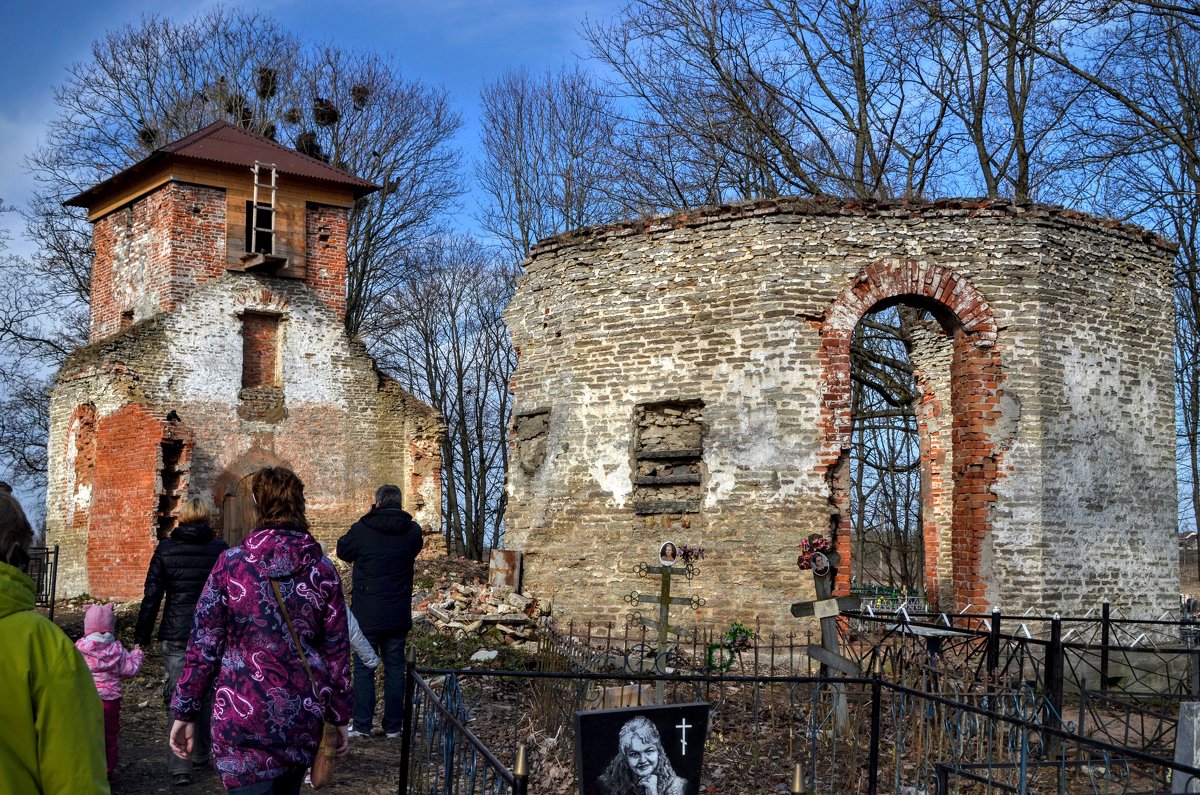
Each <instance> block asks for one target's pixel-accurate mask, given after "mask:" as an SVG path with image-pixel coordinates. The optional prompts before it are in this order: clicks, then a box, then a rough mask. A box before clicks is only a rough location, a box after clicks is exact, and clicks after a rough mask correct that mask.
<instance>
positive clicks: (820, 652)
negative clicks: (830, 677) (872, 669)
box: [808, 643, 862, 676]
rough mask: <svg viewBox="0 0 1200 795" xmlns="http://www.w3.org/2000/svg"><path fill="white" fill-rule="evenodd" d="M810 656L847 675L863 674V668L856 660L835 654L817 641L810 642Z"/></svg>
mask: <svg viewBox="0 0 1200 795" xmlns="http://www.w3.org/2000/svg"><path fill="white" fill-rule="evenodd" d="M808 656H809V657H811V658H813V659H814V660H816V661H817V662H819V663H821V664H822V665H825V666H828V667H829V668H832V669H834V670H835V671H841V672H842V673H844V674H845V675H846V676H862V669H860V668H859V667H858V663H856V662H854V660H847V659H846V658H845V657H843V656H842V655H840V654H835V653H834V652H831V651H829V650H828V649H826V648H823V647H821V646H818V645H816V644H815V643H810V644H809V646H808Z"/></svg>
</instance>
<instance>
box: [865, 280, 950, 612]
mask: <svg viewBox="0 0 1200 795" xmlns="http://www.w3.org/2000/svg"><path fill="white" fill-rule="evenodd" d="M949 361H950V340H949V338H948V337H947V336H946V335H945V333H944V332H943V331H942V328H941V326H940V324H939V323H938V322H937V321H936V320H935V319H934V317H933V316H932V315H931V313H930V312H929V311H928V310H927V309H925V308H923V307H920V306H915V305H908V304H903V303H899V304H891V305H887V306H883V307H876V308H874V309H872V310H871V311H870V312H868V313H867V314H866V315H864V316H863V318H862V319H861V320H860V321H859V323H858V325H857V326H856V327H855V329H854V335H853V337H852V340H851V348H850V364H851V383H852V387H851V426H852V430H851V448H850V495H849V496H850V524H851V544H852V552H851V561H852V569H851V589H852V591H853V592H856V593H859V594H862V595H863V596H867V597H885V598H891V599H894V598H898V597H906V596H907V597H910V598H918V599H924V598H928V600H929V601H932V602H936V601H937V600H938V596H937V592H936V589H937V579H938V578H937V573H936V569H937V565H938V564H937V557H936V553H937V547H938V542H937V525H938V524H939V522H938V521H937V517H936V515H935V514H936V512H937V505H936V504H932V505H931V504H927V501H930V495H934V497H936V496H937V495H936V494H934V492H935V489H933V488H931V487H932V486H933V485H934V484H935V483H939V482H941V473H940V472H939V471H937V469H938V467H937V462H938V460H939V458H941V460H944V456H939V450H940V448H941V447H942V446H943V445H942V444H940V443H939V442H938V440H936V439H931V438H930V437H929V434H930V433H935V434H936V433H938V431H939V427H940V426H939V423H938V422H937V415H938V414H939V413H940V412H939V407H938V405H937V404H938V397H939V395H938V394H937V393H938V391H939V390H937V389H936V384H937V383H938V382H943V381H944V382H947V383H948V376H949ZM931 420H932V422H931ZM946 428H947V429H948V426H946ZM932 502H935V503H936V499H934V500H932ZM947 518H948V517H947ZM931 531H932V534H931ZM927 547H928V548H927ZM927 568H928V569H931V570H927ZM926 594H928V597H926Z"/></svg>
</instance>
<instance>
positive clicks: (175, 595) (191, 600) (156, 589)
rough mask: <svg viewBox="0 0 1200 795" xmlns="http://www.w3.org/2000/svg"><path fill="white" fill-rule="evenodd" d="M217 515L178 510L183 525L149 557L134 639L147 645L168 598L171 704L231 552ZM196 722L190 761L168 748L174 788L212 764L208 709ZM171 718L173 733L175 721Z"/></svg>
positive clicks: (200, 505) (197, 505)
mask: <svg viewBox="0 0 1200 795" xmlns="http://www.w3.org/2000/svg"><path fill="white" fill-rule="evenodd" d="M211 516H212V511H211V509H210V508H209V505H208V503H207V502H205V501H204V500H202V499H191V500H188V501H187V502H186V503H184V506H183V508H182V509H181V510H180V511H179V526H178V527H176V528H175V529H174V530H173V531H172V532H171V535H170V537H169V538H164V539H163V540H162V541H159V542H158V548H157V549H155V550H154V557H152V558H150V570H149V571H147V572H146V591H145V595H144V596H143V597H142V607H141V610H139V611H138V620H137V629H136V630H134V639H135V640H136V641H137V642H138V643H140V644H142V645H143V646H145V645H147V644H149V643H150V633H151V632H152V631H153V629H154V619H155V618H157V617H158V606H159V604H160V603H161V602H162V598H163V595H164V594H165V595H166V597H167V604H166V607H164V608H163V617H162V623H161V624H160V625H159V627H158V639H159V641H160V642H161V643H162V653H163V665H164V666H165V667H166V669H167V684H166V688H165V689H164V691H163V693H164V697H165V699H166V700H167V701H170V699H171V694H172V693H174V691H175V682H176V681H177V680H178V679H179V674H180V672H181V671H182V670H183V655H184V652H185V651H187V642H188V635H190V634H191V632H192V618H193V615H194V614H195V612H196V602H197V600H199V598H200V592H201V591H203V590H204V583H205V582H207V581H208V573H209V572H210V571H212V567H213V564H215V563H216V562H217V558H218V557H219V556H220V554H221V553H222V552H224V551H225V550H226V549H228V548H229V545H228V544H226V543H225V542H224V541H222V540H221V539H219V538H216V537H215V536H214V535H213V531H212V528H211V527H209V526H208V523H209V521H210V519H211ZM210 710H211V706H209V708H208V709H205V710H204V711H203V713H204V714H203V715H202V717H201V718H200V719H198V720H197V721H196V740H195V745H194V746H193V752H192V758H191V759H180V758H179V757H177V756H175V754H173V753H171V751H170V749H169V748H168V750H167V769H168V770H169V772H170V774H171V777H172V779H173V781H174V783H175V784H190V783H192V765H193V764H196V765H199V766H205V765H207V764H209V758H210V755H211V747H210V745H211V743H210V739H209V711H210ZM171 717H172V716H170V715H168V721H167V723H168V731H169V730H170V723H171V721H170V718H171Z"/></svg>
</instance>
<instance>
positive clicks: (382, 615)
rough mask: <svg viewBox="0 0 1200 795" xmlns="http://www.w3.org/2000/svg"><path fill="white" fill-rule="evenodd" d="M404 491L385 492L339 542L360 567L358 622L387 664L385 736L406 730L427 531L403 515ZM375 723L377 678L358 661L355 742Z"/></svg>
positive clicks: (355, 591) (355, 604) (355, 589)
mask: <svg viewBox="0 0 1200 795" xmlns="http://www.w3.org/2000/svg"><path fill="white" fill-rule="evenodd" d="M401 503H402V500H401V494H400V489H399V488H398V487H396V486H390V485H387V486H380V487H379V488H378V489H377V490H376V491H375V504H374V506H372V508H371V510H370V511H369V512H368V513H367V515H366V516H364V517H362V518H361V519H359V520H358V521H357V522H355V523H354V525H353V526H351V528H350V532H348V533H346V535H344V536H342V537H341V538H339V539H338V542H337V555H338V557H339V558H341V559H342V560H344V561H346V562H347V563H353V564H354V575H353V577H352V580H351V594H350V599H351V604H350V608H351V610H352V611H353V612H354V617H355V618H356V619H358V624H359V626H360V627H362V631H363V635H365V636H366V638H367V642H369V643H370V644H371V646H372V648H374V649H375V652H376V653H377V654H378V655H379V657H380V658H381V659H382V660H383V730H384V732H386V733H387V736H388V737H393V738H395V737H399V736H400V734H401V732H402V730H403V728H404V641H405V638H407V637H408V631H409V630H410V629H412V589H413V563H414V562H415V561H416V559H417V554H418V553H419V552H420V551H421V545H422V543H423V542H422V539H421V526H420V525H419V524H417V523H416V522H414V521H413V518H412V516H411V515H409V514H408V513H406V512H405V511H404V510H402V509H401V507H400V506H401ZM374 720H375V672H374V671H373V670H372V669H370V668H368V667H367V666H365V665H363V663H362V661H361V660H359V659H358V657H357V656H355V658H354V714H353V718H352V723H351V727H350V736H351V737H366V736H368V735H369V734H370V733H371V724H372V723H373V722H374Z"/></svg>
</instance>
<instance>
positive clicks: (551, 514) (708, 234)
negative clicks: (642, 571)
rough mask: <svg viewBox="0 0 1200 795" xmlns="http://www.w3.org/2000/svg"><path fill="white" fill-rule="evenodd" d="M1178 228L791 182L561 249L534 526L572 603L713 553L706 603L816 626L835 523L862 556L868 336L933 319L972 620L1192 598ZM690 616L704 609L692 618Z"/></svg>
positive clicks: (703, 591)
mask: <svg viewBox="0 0 1200 795" xmlns="http://www.w3.org/2000/svg"><path fill="white" fill-rule="evenodd" d="M1173 254H1174V248H1173V246H1172V245H1170V244H1169V243H1167V242H1166V241H1164V240H1161V239H1159V238H1158V237H1156V236H1154V235H1152V234H1150V233H1147V232H1146V231H1144V230H1142V229H1138V228H1135V227H1132V226H1127V225H1120V224H1116V223H1114V222H1110V221H1105V220H1103V219H1097V218H1093V217H1089V216H1087V215H1084V214H1081V213H1077V212H1072V211H1068V210H1063V209H1061V208H1053V207H1044V206H1036V205H1032V206H1031V205H1022V206H1017V205H1012V204H1009V203H1006V202H987V201H943V202H937V203H930V204H921V203H883V202H880V203H870V202H866V203H864V202H841V201H830V200H801V199H790V200H788V199H785V200H775V201H762V202H752V203H746V204H741V205H734V206H724V207H717V208H709V209H705V210H700V211H691V212H687V213H682V214H676V215H671V216H667V217H661V218H656V219H651V220H649V221H639V222H629V223H622V224H616V225H612V226H606V227H602V228H595V229H590V230H584V231H582V232H577V233H572V234H569V235H563V236H560V237H557V238H553V239H550V240H547V241H543V242H542V243H540V244H539V245H538V246H537V247H536V248H535V249H534V251H533V252H532V254H531V256H530V258H529V260H528V261H527V262H526V263H525V272H524V274H523V276H522V278H521V279H520V281H519V284H518V287H517V291H516V295H515V297H514V298H513V300H512V302H511V304H510V305H509V307H508V309H507V310H506V314H505V318H506V320H507V322H508V324H509V327H510V329H511V331H512V336H513V342H514V345H515V346H516V348H517V350H518V353H519V363H518V367H517V370H516V373H515V376H514V378H513V392H514V408H513V410H514V415H515V419H514V424H513V439H512V452H511V467H510V485H509V490H510V491H509V507H508V513H507V515H506V522H507V532H506V539H505V541H506V545H507V546H508V547H510V548H511V549H515V550H520V551H521V552H522V553H523V556H524V578H525V583H526V585H527V587H528V588H529V589H531V590H534V591H536V592H538V593H539V595H541V594H545V595H546V596H548V597H551V598H552V599H553V601H554V605H555V611H556V612H558V613H562V614H566V615H570V616H574V617H578V618H589V619H600V620H612V621H616V622H620V621H622V620H623V619H624V618H625V617H626V616H627V615H628V613H629V611H630V607H629V605H628V604H627V603H625V602H624V600H623V596H625V595H626V594H629V593H630V592H631V591H634V590H640V591H641V592H643V593H645V592H648V591H652V590H654V589H655V588H656V585H655V584H654V583H652V582H649V581H647V580H645V579H639V577H638V576H637V573H636V569H637V566H638V564H641V563H650V562H654V561H655V559H656V558H657V550H658V545H659V543H660V542H661V541H664V540H672V541H675V542H677V543H687V544H692V545H700V546H703V547H704V548H705V550H706V553H705V558H704V560H703V561H702V562H701V563H700V570H701V572H700V575H699V576H697V577H695V578H694V579H692V580H690V581H680V582H678V583H677V584H676V585H675V586H674V590H673V592H672V593H673V594H675V595H694V596H697V597H702V598H704V599H706V600H707V601H706V604H705V606H704V607H703V608H701V609H699V610H697V611H695V613H694V614H690V615H676V619H677V620H678V621H680V622H681V623H684V624H687V623H689V622H691V621H693V620H699V621H703V622H711V623H718V624H719V623H723V622H726V621H731V620H735V619H736V620H743V621H745V620H753V619H755V618H757V619H760V620H761V621H762V622H763V627H764V628H771V629H778V630H782V631H788V630H796V629H799V627H798V625H797V623H796V621H795V620H794V619H792V618H791V615H790V612H789V606H790V604H791V603H793V602H796V601H800V600H804V599H811V598H812V595H813V590H812V589H813V586H812V578H811V576H809V574H808V573H807V572H802V571H799V570H798V569H797V563H796V560H797V553H798V549H797V545H798V543H799V542H800V540H801V539H802V538H805V537H807V536H808V535H809V534H810V533H821V534H824V535H826V536H830V535H833V536H835V537H836V544H837V549H838V552H839V555H840V557H841V565H840V566H839V569H838V582H837V585H838V590H839V591H840V592H842V593H845V592H847V591H848V589H849V586H850V582H849V574H850V572H851V571H852V570H853V548H852V545H851V537H852V532H853V528H852V526H851V521H850V497H851V495H850V492H849V484H850V479H849V475H848V470H849V463H848V459H849V451H850V445H851V430H852V411H851V405H850V396H851V382H850V379H851V355H850V344H851V337H852V334H853V333H854V330H855V327H856V325H857V324H858V323H859V322H860V321H861V319H862V318H863V317H864V315H866V314H867V313H868V312H871V311H872V310H875V309H879V308H881V307H887V306H889V305H896V304H905V305H911V306H914V307H917V308H919V309H923V310H925V311H927V312H928V313H929V314H928V316H929V317H930V318H931V319H929V320H927V321H926V322H925V325H924V326H923V327H922V328H921V329H919V330H918V333H917V334H916V335H915V339H914V341H913V343H912V349H911V352H910V358H911V361H912V363H913V366H914V368H915V370H916V374H917V383H918V386H919V388H920V391H921V397H920V401H919V405H918V406H917V409H916V411H917V423H918V427H919V433H920V453H921V487H922V498H921V516H920V523H921V535H922V540H923V545H922V546H923V555H924V567H923V570H924V575H923V576H924V586H925V589H924V590H925V594H926V597H927V598H928V599H929V600H930V601H931V602H932V603H933V604H935V605H936V606H938V607H939V608H941V609H943V610H958V611H963V610H972V611H985V610H988V609H989V608H990V607H991V606H998V607H1001V608H1002V609H1003V610H1004V611H1005V612H1006V613H1013V612H1018V613H1019V612H1022V611H1024V610H1027V609H1034V610H1037V611H1040V612H1062V613H1064V614H1071V613H1074V612H1075V611H1078V612H1079V613H1082V612H1085V611H1086V610H1088V609H1090V608H1095V607H1097V606H1098V605H1099V604H1100V602H1101V601H1102V600H1103V599H1105V598H1107V599H1109V600H1111V601H1112V603H1113V605H1114V606H1115V607H1116V608H1117V609H1118V610H1120V611H1121V612H1122V614H1123V615H1126V616H1132V617H1140V618H1157V617H1159V616H1160V615H1161V614H1162V613H1163V611H1166V610H1173V609H1177V606H1178V582H1179V567H1178V560H1177V554H1178V553H1177V544H1176V537H1175V512H1176V486H1175V448H1174V441H1175V439H1174V394H1173V384H1174V381H1173V379H1174V362H1173V345H1172V341H1173V331H1174V315H1173V303H1172V289H1171V287H1172V259H1173ZM674 613H676V614H680V613H690V611H687V610H686V608H676V609H675V610H674Z"/></svg>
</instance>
